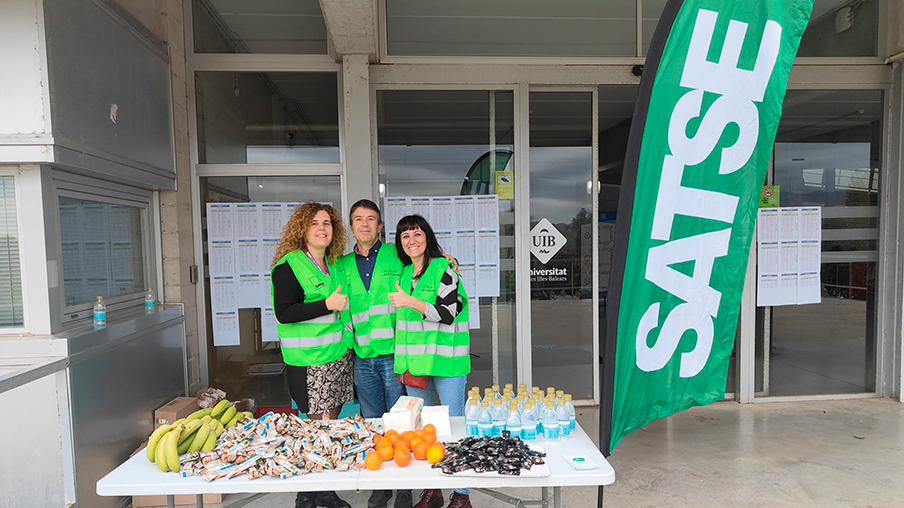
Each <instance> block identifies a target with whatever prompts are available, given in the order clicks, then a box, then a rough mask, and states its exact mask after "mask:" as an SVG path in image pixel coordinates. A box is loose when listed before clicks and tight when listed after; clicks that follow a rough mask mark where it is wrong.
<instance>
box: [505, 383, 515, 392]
mask: <svg viewBox="0 0 904 508" xmlns="http://www.w3.org/2000/svg"><path fill="white" fill-rule="evenodd" d="M513 389H514V385H513V384H511V383H506V384H505V386H504V387H503V391H509V392H511V391H512V390H513Z"/></svg>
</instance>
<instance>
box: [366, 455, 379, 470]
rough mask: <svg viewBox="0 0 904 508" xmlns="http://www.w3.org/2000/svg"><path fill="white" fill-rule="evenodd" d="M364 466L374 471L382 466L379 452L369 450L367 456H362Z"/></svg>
mask: <svg viewBox="0 0 904 508" xmlns="http://www.w3.org/2000/svg"><path fill="white" fill-rule="evenodd" d="M364 466H365V467H367V469H370V470H371V471H376V470H377V469H380V467H382V466H383V459H382V458H381V457H380V454H379V453H376V452H370V453H368V454H367V457H365V458H364Z"/></svg>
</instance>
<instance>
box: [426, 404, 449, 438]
mask: <svg viewBox="0 0 904 508" xmlns="http://www.w3.org/2000/svg"><path fill="white" fill-rule="evenodd" d="M421 423H423V424H424V425H427V424H428V423H432V424H433V426H434V427H436V435H437V437H439V436H451V435H452V424H451V423H450V422H449V406H427V407H425V408H424V409H423V410H422V411H421Z"/></svg>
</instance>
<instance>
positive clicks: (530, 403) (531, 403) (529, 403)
mask: <svg viewBox="0 0 904 508" xmlns="http://www.w3.org/2000/svg"><path fill="white" fill-rule="evenodd" d="M533 407H534V404H533V402H525V403H524V409H531V408H533Z"/></svg>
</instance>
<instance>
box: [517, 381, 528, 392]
mask: <svg viewBox="0 0 904 508" xmlns="http://www.w3.org/2000/svg"><path fill="white" fill-rule="evenodd" d="M518 389H519V390H526V389H527V385H526V384H524V383H521V384H519V385H518Z"/></svg>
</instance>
